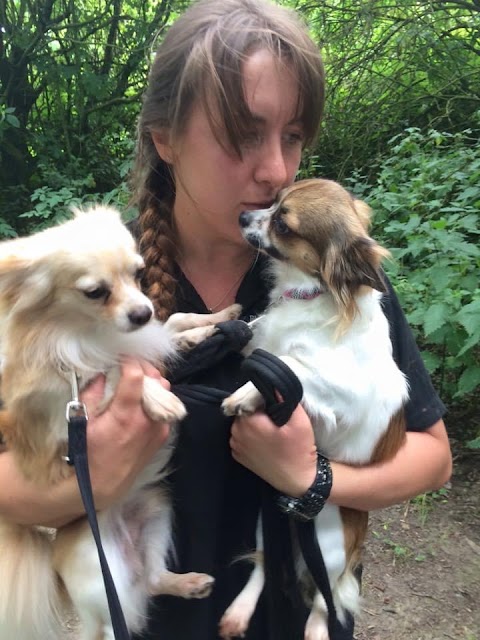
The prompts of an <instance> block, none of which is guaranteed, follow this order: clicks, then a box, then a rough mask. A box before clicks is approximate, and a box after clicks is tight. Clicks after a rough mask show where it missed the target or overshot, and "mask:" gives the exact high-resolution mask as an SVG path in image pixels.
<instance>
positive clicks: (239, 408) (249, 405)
mask: <svg viewBox="0 0 480 640" xmlns="http://www.w3.org/2000/svg"><path fill="white" fill-rule="evenodd" d="M263 405H264V402H263V396H262V394H261V393H260V392H259V391H258V389H257V388H256V387H255V385H254V384H253V383H252V382H247V383H246V384H244V385H243V387H240V389H237V390H236V391H235V392H234V393H232V395H231V396H228V398H225V400H224V401H223V402H222V409H223V412H224V414H225V415H226V416H242V415H250V414H252V413H255V411H258V410H259V409H261V408H262V407H263Z"/></svg>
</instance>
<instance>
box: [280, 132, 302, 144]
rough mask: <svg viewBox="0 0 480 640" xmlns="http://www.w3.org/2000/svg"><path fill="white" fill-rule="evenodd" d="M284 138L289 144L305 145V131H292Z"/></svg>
mask: <svg viewBox="0 0 480 640" xmlns="http://www.w3.org/2000/svg"><path fill="white" fill-rule="evenodd" d="M283 139H284V141H285V143H286V144H288V145H289V146H291V147H294V146H297V145H298V146H302V145H303V140H304V136H303V133H301V132H299V131H291V132H289V133H286V134H285V135H284V136H283Z"/></svg>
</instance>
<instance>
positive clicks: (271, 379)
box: [241, 349, 338, 638]
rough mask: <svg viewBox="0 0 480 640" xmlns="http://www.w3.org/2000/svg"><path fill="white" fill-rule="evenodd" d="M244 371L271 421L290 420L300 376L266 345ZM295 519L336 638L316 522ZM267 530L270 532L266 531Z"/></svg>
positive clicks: (280, 423) (300, 390)
mask: <svg viewBox="0 0 480 640" xmlns="http://www.w3.org/2000/svg"><path fill="white" fill-rule="evenodd" d="M241 371H242V373H243V374H244V375H245V376H246V377H247V378H248V379H249V380H251V381H252V382H253V384H254V385H255V386H256V388H257V389H258V390H259V391H260V393H261V394H262V396H263V397H264V399H265V412H266V413H267V415H268V416H269V417H270V419H271V420H272V422H274V423H275V424H276V425H277V426H278V427H281V426H283V425H284V424H285V423H286V422H287V421H288V420H289V418H290V416H291V415H292V413H293V411H294V409H295V407H296V406H297V405H298V403H299V402H300V401H301V399H302V396H303V388H302V384H301V382H300V381H299V379H298V378H297V376H296V375H295V374H294V373H293V371H292V370H291V369H290V367H288V366H287V365H286V364H285V363H284V362H282V360H280V359H279V358H277V357H276V356H273V355H272V354H271V353H268V352H267V351H264V350H263V349H256V350H255V351H254V352H253V353H252V354H251V355H250V356H249V357H248V358H246V359H245V360H244V362H243V363H242V367H241ZM276 391H278V393H279V394H280V395H281V397H282V400H279V399H278V396H277V394H276ZM267 500H268V501H271V500H272V494H271V492H268V498H267ZM269 510H270V509H269ZM270 512H271V510H270ZM292 522H293V523H294V525H295V530H296V533H297V537H298V542H299V545H300V549H301V552H302V555H303V559H304V560H305V564H306V565H307V568H308V570H309V571H310V574H311V576H312V578H313V580H314V581H315V584H316V586H317V588H318V589H319V591H320V593H321V594H322V596H323V597H324V599H325V604H326V606H327V611H328V629H329V634H330V637H331V638H333V637H334V629H335V628H336V626H337V624H338V622H337V612H336V609H335V604H334V601H333V596H332V590H331V587H330V580H329V578H328V573H327V569H326V567H325V562H324V560H323V555H322V552H321V549H320V546H319V544H318V539H317V536H316V534H315V523H314V521H313V520H310V521H307V522H300V521H299V520H293V519H292ZM266 525H267V526H268V524H267V523H266V522H265V518H264V522H263V526H264V527H265V526H266ZM265 533H266V535H267V532H265ZM272 533H274V532H272ZM265 551H266V549H265ZM266 564H267V563H266ZM276 579H277V580H278V579H279V576H276Z"/></svg>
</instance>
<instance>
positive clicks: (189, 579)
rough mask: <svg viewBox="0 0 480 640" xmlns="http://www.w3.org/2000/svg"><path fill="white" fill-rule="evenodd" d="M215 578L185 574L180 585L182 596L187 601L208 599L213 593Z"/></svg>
mask: <svg viewBox="0 0 480 640" xmlns="http://www.w3.org/2000/svg"><path fill="white" fill-rule="evenodd" d="M214 583H215V578H212V576H209V575H208V574H207V573H195V572H194V571H191V572H190V573H184V574H182V576H181V581H180V583H179V587H180V594H179V595H180V596H181V597H182V598H187V599H193V598H195V599H201V598H208V596H209V595H210V594H211V593H212V589H213V585H214Z"/></svg>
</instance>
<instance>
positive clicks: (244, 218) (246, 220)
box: [238, 211, 252, 227]
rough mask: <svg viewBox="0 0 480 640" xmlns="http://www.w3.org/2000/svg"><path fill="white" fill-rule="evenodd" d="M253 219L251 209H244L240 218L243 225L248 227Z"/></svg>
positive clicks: (239, 220)
mask: <svg viewBox="0 0 480 640" xmlns="http://www.w3.org/2000/svg"><path fill="white" fill-rule="evenodd" d="M251 219H252V216H251V212H250V211H242V213H241V214H240V217H239V218H238V222H239V223H240V226H241V227H248V225H249V224H250V221H251Z"/></svg>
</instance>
